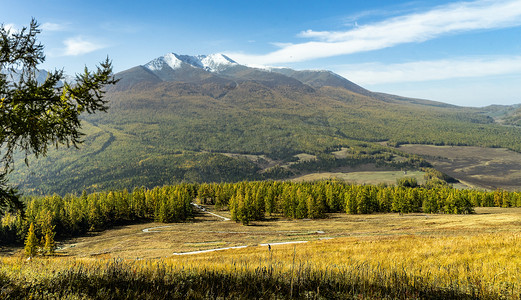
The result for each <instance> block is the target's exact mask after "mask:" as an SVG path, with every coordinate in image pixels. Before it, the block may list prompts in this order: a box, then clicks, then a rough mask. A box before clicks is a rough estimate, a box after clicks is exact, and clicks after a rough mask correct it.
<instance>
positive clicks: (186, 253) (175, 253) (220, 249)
mask: <svg viewBox="0 0 521 300" xmlns="http://www.w3.org/2000/svg"><path fill="white" fill-rule="evenodd" d="M307 242H309V241H291V242H279V243H269V244H258V245H257V246H235V247H224V248H215V249H206V250H199V251H190V252H174V253H173V254H172V255H192V254H200V253H207V252H215V251H222V250H230V249H242V248H247V247H266V246H267V247H269V249H271V246H274V245H289V244H304V243H307Z"/></svg>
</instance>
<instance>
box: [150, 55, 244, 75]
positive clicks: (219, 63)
mask: <svg viewBox="0 0 521 300" xmlns="http://www.w3.org/2000/svg"><path fill="white" fill-rule="evenodd" d="M184 64H186V65H189V66H191V67H194V68H200V69H204V70H206V71H208V72H214V73H219V72H222V71H224V70H225V69H227V68H229V67H231V66H235V65H238V64H237V63H236V62H235V61H234V60H232V59H231V58H229V57H227V56H226V55H224V54H210V55H196V56H190V55H179V54H175V53H168V54H166V55H164V56H161V57H158V58H156V59H154V60H152V61H150V62H149V63H147V64H145V65H144V67H145V68H147V69H149V70H150V71H160V70H162V69H163V68H164V66H165V65H166V66H168V67H170V68H172V69H173V70H177V69H180V68H182V67H183V65H184Z"/></svg>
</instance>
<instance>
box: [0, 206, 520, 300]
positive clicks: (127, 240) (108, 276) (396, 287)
mask: <svg viewBox="0 0 521 300" xmlns="http://www.w3.org/2000/svg"><path fill="white" fill-rule="evenodd" d="M209 208H211V207H209ZM147 228H149V232H143V229H147ZM287 241H308V242H307V243H302V244H290V245H280V244H272V246H271V251H270V250H268V247H267V246H265V245H263V246H260V245H259V244H261V243H277V242H287ZM241 245H242V246H244V245H248V246H249V247H246V248H242V249H229V250H223V251H216V252H208V253H201V254H192V255H173V254H174V252H176V253H178V252H190V251H194V250H204V249H212V248H223V247H230V246H241ZM60 246H61V247H62V249H61V250H59V251H58V253H59V254H58V256H56V257H53V258H48V259H35V260H33V261H31V262H26V261H24V260H22V258H20V257H19V256H18V255H14V256H10V257H3V258H0V275H2V274H7V275H8V276H9V277H10V278H14V279H13V280H14V281H13V282H22V283H23V282H26V284H25V285H24V286H23V287H19V286H16V285H14V284H11V285H14V287H12V289H13V292H12V294H16V293H17V291H18V289H19V290H20V291H19V293H20V295H22V294H23V293H24V289H30V288H28V287H30V286H31V283H30V282H33V283H32V284H34V282H36V283H37V285H36V287H38V288H39V289H41V288H42V287H46V283H45V282H56V283H57V284H59V283H58V282H62V281H63V282H62V283H61V284H63V285H67V286H69V287H68V289H69V291H71V292H72V291H76V292H77V291H79V290H81V291H83V292H82V293H84V294H81V293H79V292H77V293H79V294H78V295H80V296H82V297H84V296H85V295H97V296H93V298H96V297H101V296H100V295H105V294H103V293H106V294H108V295H112V298H113V297H115V296H114V295H117V293H129V292H135V293H136V295H137V294H138V293H145V292H147V291H148V290H146V289H147V288H150V287H149V285H153V287H152V288H151V289H153V291H148V292H147V293H151V292H154V293H158V292H159V291H160V290H161V289H170V290H172V291H175V292H176V293H179V294H177V296H176V297H177V298H183V297H186V296H187V295H191V297H192V298H213V297H215V296H216V295H221V296H224V297H225V298H228V297H229V298H248V297H254V298H259V297H263V296H262V295H264V298H290V295H291V296H295V297H297V298H321V297H322V298H324V299H328V298H331V297H332V298H338V297H341V298H346V297H347V296H346V295H348V296H349V297H352V298H357V299H359V298H382V297H388V298H401V299H409V298H430V299H462V298H467V299H476V298H477V299H481V298H483V299H497V298H505V299H519V298H520V295H521V278H520V277H519V274H520V271H521V255H520V254H521V253H520V250H519V249H521V209H520V208H508V209H505V208H476V214H472V215H426V214H406V215H399V214H373V215H345V214H334V215H331V216H330V218H329V219H325V220H284V219H277V218H272V219H268V220H266V221H262V222H255V223H254V224H253V225H252V226H242V225H238V224H236V223H234V222H231V221H221V220H220V219H219V218H216V217H212V216H209V215H207V214H199V215H197V217H196V219H195V221H193V222H187V223H179V224H170V225H165V224H155V223H151V224H150V223H149V224H137V225H129V226H123V227H120V228H117V229H114V230H107V231H104V232H101V233H98V234H94V235H92V236H86V237H82V238H77V239H73V240H69V241H66V242H64V243H61V245H60ZM150 258H161V259H150ZM165 276H166V277H165ZM1 277H2V276H0V279H2V278H1ZM114 278H117V280H115V279H114ZM136 278H137V279H136ZM165 278H166V279H165ZM197 278H203V279H200V280H199V279H197ZM46 280H47V281H46ZM114 280H115V281H114ZM143 280H144V281H145V282H149V283H148V284H143V282H142V281H143ZM147 280H148V281H147ZM196 283H197V284H196ZM38 284H39V285H38ZM74 284H77V286H74ZM105 284H106V286H104V285H105ZM114 284H115V285H116V287H117V288H116V289H115V290H114ZM118 284H119V285H121V286H122V287H123V286H125V285H126V284H127V285H128V287H127V288H128V290H127V291H125V290H124V288H120V287H119V286H118ZM187 284H188V285H190V286H189V287H186V285H187ZM90 285H93V286H97V287H98V288H93V287H89V286H90ZM171 285H175V286H171ZM251 285H255V287H254V288H252V287H249V286H251ZM100 286H102V287H104V289H103V288H99V287H100ZM158 287H160V288H161V289H160V288H158ZM141 288H142V289H144V291H141V290H139V291H138V290H137V289H141ZM7 291H8V292H9V289H7ZM31 291H32V290H31ZM339 291H342V292H341V293H340V292H339ZM51 292H52V293H57V292H56V291H54V290H52V289H50V290H48V291H46V292H45V293H51ZM203 292H206V293H209V292H210V293H211V294H204V293H203ZM337 292H339V293H337ZM100 293H101V294H100ZM201 293H202V294H201ZM213 293H215V294H213ZM219 293H222V294H219ZM259 293H260V294H259ZM23 295H25V294H23ZM53 295H54V294H53ZM123 295H129V294H123ZM165 295H166V294H165ZM212 295H213V296H212ZM176 297H173V298H176ZM349 297H347V298H349ZM80 298H81V297H80ZM86 298H88V297H86ZM109 298H111V297H109Z"/></svg>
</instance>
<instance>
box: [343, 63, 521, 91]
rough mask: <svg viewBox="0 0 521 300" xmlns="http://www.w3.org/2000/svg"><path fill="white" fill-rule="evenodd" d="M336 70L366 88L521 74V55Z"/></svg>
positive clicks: (352, 67)
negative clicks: (377, 85)
mask: <svg viewBox="0 0 521 300" xmlns="http://www.w3.org/2000/svg"><path fill="white" fill-rule="evenodd" d="M335 71H336V72H337V73H339V74H340V75H342V76H345V77H346V78H349V79H351V80H353V81H355V82H356V83H358V84H362V85H370V84H385V83H398V82H421V81H432V80H446V79H454V78H470V77H484V76H494V75H501V74H511V73H519V72H521V56H509V57H472V58H468V57H461V58H454V59H445V60H432V61H418V62H411V63H402V64H381V63H370V64H355V65H344V66H340V67H338V68H337V69H336V70H335Z"/></svg>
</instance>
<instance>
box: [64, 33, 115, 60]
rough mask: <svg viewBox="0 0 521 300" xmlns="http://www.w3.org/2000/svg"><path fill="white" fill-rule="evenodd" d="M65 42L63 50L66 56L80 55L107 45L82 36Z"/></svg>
mask: <svg viewBox="0 0 521 300" xmlns="http://www.w3.org/2000/svg"><path fill="white" fill-rule="evenodd" d="M63 43H64V44H65V50H64V52H63V55H65V56H78V55H82V54H87V53H90V52H94V51H96V50H99V49H103V48H106V47H107V46H106V45H104V44H100V43H96V42H92V41H88V40H86V39H84V38H83V37H80V36H78V37H74V38H70V39H67V40H65V41H64V42H63Z"/></svg>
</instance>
